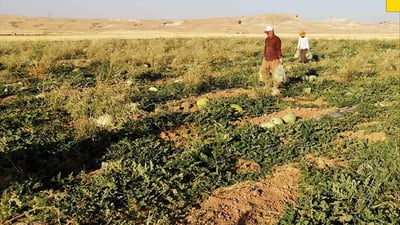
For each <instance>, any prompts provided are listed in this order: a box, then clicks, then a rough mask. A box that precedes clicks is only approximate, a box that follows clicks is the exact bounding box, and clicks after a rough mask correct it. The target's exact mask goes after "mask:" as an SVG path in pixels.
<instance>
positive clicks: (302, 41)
mask: <svg viewBox="0 0 400 225" xmlns="http://www.w3.org/2000/svg"><path fill="white" fill-rule="evenodd" d="M299 35H300V37H299V41H298V42H297V49H299V50H300V62H302V63H307V62H308V59H307V57H306V55H307V53H308V51H309V49H310V45H309V43H308V38H307V37H306V32H304V31H300V33H299Z"/></svg>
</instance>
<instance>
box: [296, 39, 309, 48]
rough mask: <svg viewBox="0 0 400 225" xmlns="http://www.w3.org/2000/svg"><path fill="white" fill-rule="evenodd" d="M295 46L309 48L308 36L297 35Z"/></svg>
mask: <svg viewBox="0 0 400 225" xmlns="http://www.w3.org/2000/svg"><path fill="white" fill-rule="evenodd" d="M297 48H298V49H310V46H309V44H308V38H307V37H299V41H298V43H297Z"/></svg>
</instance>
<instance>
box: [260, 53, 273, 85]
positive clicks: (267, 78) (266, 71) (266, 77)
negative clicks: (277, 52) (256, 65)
mask: <svg viewBox="0 0 400 225" xmlns="http://www.w3.org/2000/svg"><path fill="white" fill-rule="evenodd" d="M258 74H259V80H260V81H262V82H264V86H270V82H271V74H270V65H269V62H268V61H266V60H265V59H263V61H262V64H261V66H260V70H259V72H258Z"/></svg>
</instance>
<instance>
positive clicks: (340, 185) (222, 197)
mask: <svg viewBox="0 0 400 225" xmlns="http://www.w3.org/2000/svg"><path fill="white" fill-rule="evenodd" d="M296 42H297V40H295V39H288V38H286V39H282V44H283V46H282V47H283V53H284V59H283V65H284V68H285V72H286V75H287V77H288V78H289V81H288V82H287V83H286V84H285V85H284V86H283V87H282V88H281V93H282V94H283V96H284V97H283V98H276V97H273V96H269V95H268V94H267V93H266V92H265V91H264V89H263V84H260V83H259V81H258V69H259V66H260V64H261V60H262V55H263V44H264V40H263V39H262V38H261V39H259V38H215V39H212V38H207V39H206V38H192V39H189V38H174V39H143V40H141V39H140V40H139V39H137V40H81V41H16V42H13V41H9V42H3V43H2V44H1V45H0V112H1V113H0V191H1V199H0V223H1V224H5V225H8V224H71V225H72V224H399V223H400V190H399V186H400V163H399V161H400V135H399V133H400V61H399V58H400V50H399V49H400V46H399V45H400V43H399V42H398V41H397V40H324V39H318V40H313V39H311V40H310V45H311V50H312V53H313V54H314V59H313V61H312V62H310V63H307V64H302V63H299V62H298V60H297V59H293V54H294V52H295V47H296V44H297V43H296ZM288 118H289V119H288Z"/></svg>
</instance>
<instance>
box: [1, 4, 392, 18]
mask: <svg viewBox="0 0 400 225" xmlns="http://www.w3.org/2000/svg"><path fill="white" fill-rule="evenodd" d="M273 13H283V14H294V15H298V16H299V17H301V18H303V19H305V20H310V21H318V20H326V19H349V20H353V21H355V22H389V21H390V22H399V23H400V12H386V0H301V1H300V0H0V14H2V15H18V16H39V17H56V18H57V17H60V18H121V19H125V18H129V19H202V18H215V17H231V16H256V15H263V14H273Z"/></svg>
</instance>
